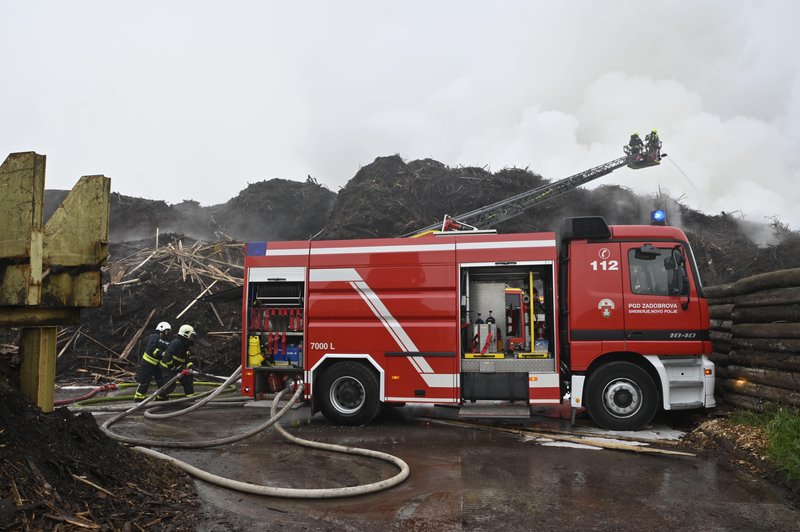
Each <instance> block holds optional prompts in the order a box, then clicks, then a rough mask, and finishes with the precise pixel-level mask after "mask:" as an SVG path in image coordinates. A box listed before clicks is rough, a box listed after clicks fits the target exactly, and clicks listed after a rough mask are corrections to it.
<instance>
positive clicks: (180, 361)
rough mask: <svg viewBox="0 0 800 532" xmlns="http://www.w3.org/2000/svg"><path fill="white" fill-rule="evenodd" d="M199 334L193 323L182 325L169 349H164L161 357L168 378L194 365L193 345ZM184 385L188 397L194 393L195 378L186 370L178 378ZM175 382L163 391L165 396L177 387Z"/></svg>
mask: <svg viewBox="0 0 800 532" xmlns="http://www.w3.org/2000/svg"><path fill="white" fill-rule="evenodd" d="M196 337H197V334H196V333H195V332H194V327H192V326H191V325H181V328H180V329H178V335H177V336H175V339H174V340H172V341H171V342H170V343H169V345H168V346H167V349H166V350H165V351H164V356H163V357H161V367H162V369H163V370H164V371H165V373H166V379H165V380H169V378H171V377H174V376H175V374H176V373H178V372H179V371H183V370H189V369H191V368H192V366H194V363H193V362H192V360H191V357H192V345H193V344H194V340H195V338H196ZM178 380H179V381H180V383H181V385H182V386H183V393H184V395H186V396H187V397H188V396H190V395H193V394H194V378H193V377H192V374H191V373H190V372H186V373H185V374H184V375H181V377H180V378H179V379H178ZM175 384H176V383H174V382H173V383H172V385H171V386H170V387H168V388H167V389H166V390H164V392H163V398H166V397H167V396H169V394H170V393H172V390H174V389H175Z"/></svg>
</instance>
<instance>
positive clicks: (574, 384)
mask: <svg viewBox="0 0 800 532" xmlns="http://www.w3.org/2000/svg"><path fill="white" fill-rule="evenodd" d="M244 266H245V272H244V283H245V284H244V298H243V300H244V301H243V309H242V310H243V317H244V323H243V327H242V333H243V336H242V364H243V377H242V392H243V394H245V395H248V396H250V397H254V398H260V397H263V396H264V395H265V394H269V393H274V392H276V391H278V390H280V389H282V388H283V387H285V386H286V385H287V383H291V382H296V381H297V380H302V381H303V382H304V383H305V391H304V399H305V400H307V401H310V402H311V405H312V408H313V410H314V411H318V410H319V411H322V413H323V414H324V416H325V417H326V418H327V419H328V420H330V421H332V422H334V423H339V424H348V425H361V424H366V423H369V422H370V421H371V420H372V419H373V418H374V417H375V416H376V415H377V414H378V412H379V411H380V409H381V407H382V406H383V405H398V404H400V405H402V404H414V403H418V404H429V405H450V406H459V407H461V411H462V412H463V414H464V415H465V416H468V415H469V412H470V410H471V409H476V408H479V407H481V406H482V405H484V406H485V405H489V406H490V407H491V408H496V410H495V412H496V415H497V416H503V409H502V408H499V407H498V405H500V406H503V405H511V406H513V407H516V408H521V409H522V411H523V412H524V415H530V407H531V406H535V405H560V404H567V403H568V404H569V405H570V406H571V407H572V408H573V412H575V410H576V409H583V408H585V409H586V411H588V413H589V415H590V416H591V418H592V419H593V420H594V422H595V423H597V424H598V425H600V426H601V427H604V428H607V429H612V430H637V429H640V428H642V427H644V426H645V425H647V424H648V423H649V422H650V420H651V419H652V418H653V416H654V415H655V413H656V412H657V411H658V410H659V409H663V410H684V409H695V408H697V409H699V408H709V407H712V406H714V404H715V403H714V395H713V391H714V365H713V364H712V363H711V362H710V361H709V360H708V358H707V355H709V354H710V353H711V342H710V340H709V325H708V324H709V315H708V303H707V301H706V299H705V298H704V295H703V288H702V284H701V281H700V277H699V275H698V270H697V266H696V264H695V260H694V257H693V255H692V250H691V248H690V246H689V243H688V240H687V238H686V235H685V234H684V233H683V231H681V230H680V229H677V228H674V227H670V226H666V225H631V226H622V225H611V226H609V225H607V224H606V222H605V220H604V219H603V218H599V217H579V218H569V219H566V220H564V221H563V224H562V227H561V230H560V231H559V232H558V233H554V232H544V233H523V234H497V233H494V232H487V231H478V230H471V231H431V232H428V233H427V234H426V235H425V236H423V237H420V238H386V239H369V240H346V241H336V240H330V241H295V242H267V243H264V242H260V243H258V242H256V243H248V244H246V248H245V263H244ZM485 412H486V411H484V414H483V415H493V414H491V413H489V414H486V413H485Z"/></svg>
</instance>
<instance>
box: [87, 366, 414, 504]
mask: <svg viewBox="0 0 800 532" xmlns="http://www.w3.org/2000/svg"><path fill="white" fill-rule="evenodd" d="M241 372H242V367H241V366H239V368H238V369H237V370H236V371H235V372H234V373H233V374H232V375H231V376H230V377H229V378H228V380H226V381H225V382H224V383H223V384H221V385H220V386H219V388H217V389H216V390H213V391H212V392H211V393H210V394H208V395H207V396H205V397H202V399H201V400H200V401H199V402H198V403H196V404H193V405H191V406H189V407H188V408H185V409H183V410H179V411H177V412H170V413H169V414H152V415H151V416H148V417H150V418H156V419H163V418H167V417H175V416H178V415H183V414H186V413H188V412H191V411H192V410H195V409H197V408H199V407H200V406H203V405H205V404H206V403H208V402H209V401H211V400H212V399H213V398H214V397H215V396H216V395H217V394H219V393H221V391H222V390H224V389H225V387H226V386H228V385H229V384H230V383H232V382H235V381H236V380H237V379H238V378H239V377H240V375H241ZM180 375H181V374H180V373H179V374H177V375H175V376H173V377H172V378H171V379H169V380H168V381H167V382H166V383H164V385H163V386H162V387H161V388H159V389H158V390H156V391H155V392H153V394H152V395H151V396H149V397H148V398H147V399H145V400H144V401H142V402H141V403H139V404H137V405H135V406H134V407H133V408H130V409H128V410H126V411H125V412H122V413H120V414H117V415H115V416H113V417H112V418H110V419H109V420H107V421H106V422H105V423H103V424H102V425H101V427H100V429H101V430H102V431H103V432H104V433H106V434H107V435H108V436H109V437H111V438H113V439H115V440H117V441H121V442H124V443H128V444H132V445H134V447H133V448H134V449H135V450H137V451H139V452H141V453H144V454H147V455H149V456H153V457H155V458H160V459H162V460H166V461H168V462H171V463H173V464H174V465H175V466H176V467H178V468H180V469H182V470H184V471H186V472H187V473H189V474H191V475H193V476H195V477H197V478H199V479H201V480H205V481H206V482H210V483H212V484H216V485H218V486H221V487H224V488H228V489H233V490H236V491H241V492H244V493H252V494H256V495H265V496H269V497H282V498H295V499H325V498H338V497H352V496H356V495H365V494H367V493H374V492H377V491H382V490H385V489H389V488H391V487H394V486H396V485H398V484H400V483H401V482H403V481H404V480H405V479H406V478H408V475H409V472H410V469H409V467H408V464H406V462H405V461H403V460H402V459H400V458H398V457H396V456H392V455H390V454H387V453H382V452H380V451H373V450H371V449H362V448H359V447H347V446H344V445H336V444H331V443H321V442H314V441H310V440H304V439H302V438H298V437H296V436H292V435H291V434H289V433H288V432H286V431H285V430H284V429H283V427H281V426H280V424H279V423H278V420H280V419H281V418H282V417H283V416H284V415H285V414H286V412H288V411H289V409H290V408H291V407H292V406H293V405H294V404H295V403H296V402H297V401H298V400H299V399H300V397H301V395H302V393H303V383H302V382H299V383H298V385H297V390H296V391H295V392H294V395H292V397H291V398H290V399H289V401H288V402H287V403H286V405H284V406H283V408H281V410H280V411H279V410H278V403H279V402H280V400H281V398H282V397H283V395H284V394H285V393H286V392H287V391H289V389H288V388H285V389H283V390H281V391H280V392H279V393H278V394H277V395H276V396H275V399H274V400H273V402H272V407H271V408H270V417H269V419H268V420H267V421H266V422H264V423H262V424H260V425H258V426H256V427H254V428H252V429H250V430H248V431H246V432H244V433H241V434H237V435H234V436H229V437H226V438H219V439H215V440H208V441H204V442H179V441H155V440H145V439H141V438H132V437H128V436H122V435H120V434H117V433H115V432H113V431H112V430H111V429H110V427H111V425H113V424H114V423H116V422H117V421H119V420H121V419H123V418H124V417H126V416H128V415H130V414H132V413H134V412H136V411H138V410H141V409H142V408H144V407H145V406H146V405H148V404H149V403H150V402H151V401H152V400H153V399H154V398H155V397H156V396H158V395H159V394H160V393H161V392H162V391H164V390H166V389H167V388H168V387H169V386H170V385H171V384H172V383H174V382H175V381H177V380H178V378H179V377H180ZM197 397H198V396H194V397H188V398H186V399H181V400H178V401H172V402H171V404H173V405H174V404H176V403H181V402H188V401H194V400H196V399H197ZM159 407H160V405H159ZM146 414H147V412H145V415H146ZM272 425H275V427H276V430H277V431H278V432H279V433H280V434H281V436H283V437H284V438H286V439H287V440H288V441H290V442H292V443H295V444H297V445H301V446H304V447H309V448H312V449H322V450H327V451H333V452H338V453H344V454H352V455H357V456H365V457H368V458H375V459H378V460H382V461H384V462H388V463H390V464H392V465H394V466H396V467H397V468H398V469H399V470H400V472H399V473H397V474H396V475H394V476H393V477H390V478H388V479H386V480H381V481H378V482H372V483H370V484H362V485H359V486H346V487H342V488H281V487H275V486H264V485H259V484H251V483H249V482H242V481H239V480H233V479H229V478H225V477H221V476H219V475H214V474H213V473H209V472H208V471H205V470H203V469H200V468H198V467H195V466H193V465H191V464H188V463H186V462H183V461H181V460H178V459H177V458H174V457H172V456H169V455H167V454H164V453H160V452H158V451H155V450H153V449H148V448H147V447H142V446H143V445H150V446H154V447H170V448H182V449H194V448H205V447H213V446H217V445H224V444H226V443H233V442H236V441H240V440H243V439H245V438H249V437H250V436H253V435H255V434H257V433H259V432H261V431H263V430H266V429H267V428H269V427H270V426H272Z"/></svg>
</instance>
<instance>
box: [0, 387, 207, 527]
mask: <svg viewBox="0 0 800 532" xmlns="http://www.w3.org/2000/svg"><path fill="white" fill-rule="evenodd" d="M12 373H13V372H12ZM0 379H2V380H3V381H5V382H6V385H5V386H2V387H0V419H1V420H2V421H3V424H2V426H3V429H2V430H0V529H2V530H49V529H56V527H57V526H61V527H66V529H68V530H77V529H79V528H81V529H87V528H88V529H96V530H97V529H105V530H132V529H133V528H132V527H136V528H137V529H139V530H143V529H147V528H150V527H157V528H158V529H162V530H193V529H194V523H195V522H196V521H197V520H198V516H197V512H196V511H194V510H195V509H196V508H197V507H198V506H199V503H198V502H197V501H198V499H197V494H196V492H195V489H194V484H193V483H192V481H191V479H190V478H189V477H188V476H187V475H185V474H184V473H183V472H182V471H180V470H178V469H176V468H174V467H173V466H172V465H169V464H165V463H164V462H161V461H157V460H154V459H152V458H150V457H147V456H144V455H142V454H140V453H137V452H136V451H133V450H132V449H129V448H128V447H125V446H123V445H120V444H119V443H117V442H115V441H113V440H111V439H110V438H109V437H108V436H106V435H105V434H104V433H103V432H101V431H100V429H99V428H98V426H97V423H96V422H95V420H94V417H93V416H92V415H91V414H88V413H82V414H78V415H75V414H73V413H72V412H70V411H69V410H68V409H66V408H58V409H56V410H55V412H53V413H51V414H43V413H41V412H40V411H39V410H38V409H37V408H35V407H34V406H32V405H31V404H30V403H28V402H27V401H26V400H25V399H23V398H22V397H21V396H20V395H19V394H18V393H15V392H11V393H9V392H8V389H9V388H8V385H7V384H8V383H7V376H5V375H2V373H0ZM61 529H64V528H61Z"/></svg>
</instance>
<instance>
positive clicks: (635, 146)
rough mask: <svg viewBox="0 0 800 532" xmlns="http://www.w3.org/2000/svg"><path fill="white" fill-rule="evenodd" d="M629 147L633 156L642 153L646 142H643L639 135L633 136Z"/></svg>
mask: <svg viewBox="0 0 800 532" xmlns="http://www.w3.org/2000/svg"><path fill="white" fill-rule="evenodd" d="M628 147H629V148H630V151H631V153H633V154H637V153H641V151H642V148H643V147H644V142H642V137H640V136H639V133H634V134H632V135H631V139H630V140H629V141H628Z"/></svg>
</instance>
